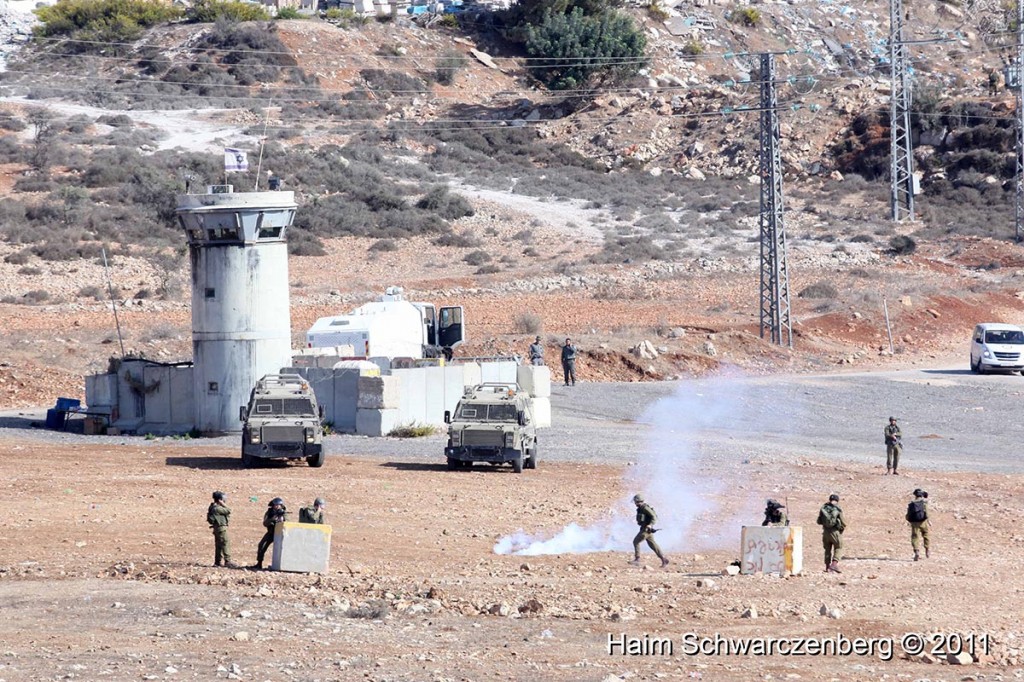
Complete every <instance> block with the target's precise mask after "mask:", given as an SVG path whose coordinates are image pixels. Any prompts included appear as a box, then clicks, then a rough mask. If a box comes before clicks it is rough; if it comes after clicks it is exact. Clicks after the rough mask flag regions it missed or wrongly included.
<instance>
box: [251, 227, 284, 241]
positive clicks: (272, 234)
mask: <svg viewBox="0 0 1024 682" xmlns="http://www.w3.org/2000/svg"><path fill="white" fill-rule="evenodd" d="M257 238H258V239H280V238H281V227H280V226H277V227H261V228H260V231H259V234H258V235H257Z"/></svg>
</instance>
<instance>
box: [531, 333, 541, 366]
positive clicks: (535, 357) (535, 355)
mask: <svg viewBox="0 0 1024 682" xmlns="http://www.w3.org/2000/svg"><path fill="white" fill-rule="evenodd" d="M530 364H531V365H543V364H544V344H543V343H541V340H540V336H538V337H537V339H536V340H535V341H534V342H533V343H531V344H530Z"/></svg>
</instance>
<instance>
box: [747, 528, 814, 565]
mask: <svg viewBox="0 0 1024 682" xmlns="http://www.w3.org/2000/svg"><path fill="white" fill-rule="evenodd" d="M740 544H741V547H740V554H741V556H742V560H741V563H740V573H742V574H744V575H750V574H752V573H779V574H781V575H799V574H800V572H801V571H803V567H804V566H803V564H804V559H803V556H804V540H803V528H802V527H801V526H744V527H743V531H742V533H741V540H740Z"/></svg>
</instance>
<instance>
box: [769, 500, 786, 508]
mask: <svg viewBox="0 0 1024 682" xmlns="http://www.w3.org/2000/svg"><path fill="white" fill-rule="evenodd" d="M766 506H767V507H769V508H770V509H785V505H782V504H779V503H778V501H777V500H768V502H767V503H766Z"/></svg>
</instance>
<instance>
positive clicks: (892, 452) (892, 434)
mask: <svg viewBox="0 0 1024 682" xmlns="http://www.w3.org/2000/svg"><path fill="white" fill-rule="evenodd" d="M884 433H885V473H886V474H888V473H889V472H890V471H891V472H892V473H893V475H894V476H899V474H900V472H899V471H897V469H898V468H899V466H900V454H901V453H902V452H903V434H902V433H901V432H900V427H899V426H898V425H897V424H896V417H889V425H888V426H886V427H885V432H884Z"/></svg>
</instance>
